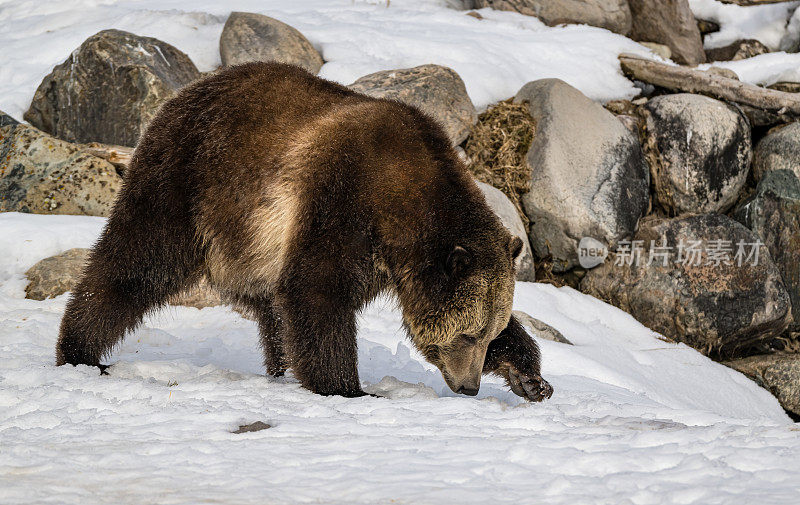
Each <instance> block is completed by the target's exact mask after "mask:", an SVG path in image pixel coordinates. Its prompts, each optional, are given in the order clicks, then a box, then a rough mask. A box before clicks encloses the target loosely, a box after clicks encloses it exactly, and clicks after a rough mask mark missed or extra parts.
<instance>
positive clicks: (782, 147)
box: [753, 122, 800, 179]
mask: <svg viewBox="0 0 800 505" xmlns="http://www.w3.org/2000/svg"><path fill="white" fill-rule="evenodd" d="M771 170H789V171H791V172H794V174H795V175H796V176H797V177H798V178H800V122H797V123H791V124H788V125H786V126H784V127H783V128H780V129H778V130H776V131H774V132H772V133H770V134H769V135H767V136H765V137H764V138H763V139H761V141H760V142H759V143H758V144H757V145H756V149H755V153H754V155H753V175H754V176H755V178H756V179H761V178H762V177H764V174H765V173H767V172H769V171H771Z"/></svg>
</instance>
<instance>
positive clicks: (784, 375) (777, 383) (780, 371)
mask: <svg viewBox="0 0 800 505" xmlns="http://www.w3.org/2000/svg"><path fill="white" fill-rule="evenodd" d="M724 364H725V365H728V366H729V367H731V368H734V369H736V370H738V371H740V372H742V373H743V374H745V375H746V376H748V377H750V378H751V379H753V380H754V381H755V382H756V384H758V385H759V386H761V387H763V388H764V389H766V390H768V391H769V392H771V393H772V394H773V395H775V397H776V398H777V399H778V401H779V402H780V404H781V406H782V407H783V408H784V409H786V410H788V411H789V412H791V413H792V414H794V415H795V416H800V354H766V355H759V356H750V357H749V358H744V359H738V360H734V361H727V362H725V363H724Z"/></svg>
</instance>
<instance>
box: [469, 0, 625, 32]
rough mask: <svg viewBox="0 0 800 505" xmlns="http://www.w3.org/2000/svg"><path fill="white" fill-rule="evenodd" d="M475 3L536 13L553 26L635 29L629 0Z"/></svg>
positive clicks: (485, 0)
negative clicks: (632, 27) (579, 25)
mask: <svg viewBox="0 0 800 505" xmlns="http://www.w3.org/2000/svg"><path fill="white" fill-rule="evenodd" d="M475 7H476V8H482V7H491V8H492V9H497V10H503V11H514V12H519V13H520V14H525V15H527V16H536V17H537V18H539V19H541V20H542V21H543V22H544V23H546V24H548V25H550V26H555V25H560V24H586V25H591V26H598V27H600V28H606V29H608V30H611V31H612V32H616V33H621V34H622V35H627V34H628V33H629V32H630V31H631V10H630V8H629V7H628V2H627V1H626V0H476V1H475Z"/></svg>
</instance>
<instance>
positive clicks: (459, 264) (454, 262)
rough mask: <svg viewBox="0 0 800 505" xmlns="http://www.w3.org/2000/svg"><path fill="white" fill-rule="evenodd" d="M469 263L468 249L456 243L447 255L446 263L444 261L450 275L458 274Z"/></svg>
mask: <svg viewBox="0 0 800 505" xmlns="http://www.w3.org/2000/svg"><path fill="white" fill-rule="evenodd" d="M470 264H472V255H471V254H470V253H469V251H467V250H466V249H464V248H463V247H461V246H460V245H457V246H455V247H453V250H452V251H450V254H449V255H448V256H447V263H445V268H446V270H447V275H449V276H451V277H454V276H457V275H460V274H462V273H464V271H465V270H466V269H467V268H468V267H469V266H470Z"/></svg>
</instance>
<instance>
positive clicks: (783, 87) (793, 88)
mask: <svg viewBox="0 0 800 505" xmlns="http://www.w3.org/2000/svg"><path fill="white" fill-rule="evenodd" d="M767 87H768V88H769V89H777V90H778V91H786V92H787V93H800V82H788V81H781V82H776V83H773V84H770V85H769V86H767Z"/></svg>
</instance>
